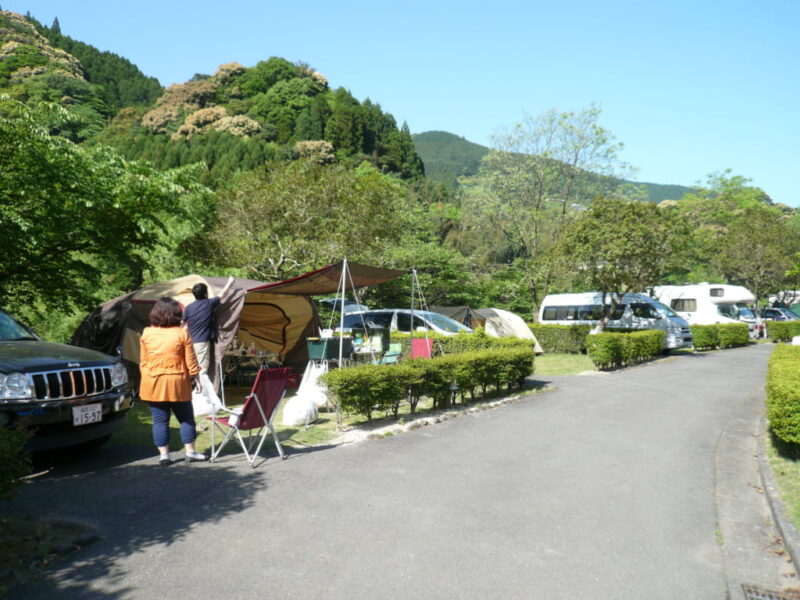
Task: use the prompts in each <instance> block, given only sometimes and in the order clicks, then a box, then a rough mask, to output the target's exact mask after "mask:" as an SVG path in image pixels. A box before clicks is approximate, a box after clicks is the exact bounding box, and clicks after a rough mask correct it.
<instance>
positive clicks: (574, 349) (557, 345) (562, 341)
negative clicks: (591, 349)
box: [528, 323, 592, 354]
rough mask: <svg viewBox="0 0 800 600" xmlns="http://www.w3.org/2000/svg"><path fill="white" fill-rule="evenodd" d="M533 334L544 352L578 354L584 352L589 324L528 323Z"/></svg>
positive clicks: (590, 327) (589, 329) (589, 328)
mask: <svg viewBox="0 0 800 600" xmlns="http://www.w3.org/2000/svg"><path fill="white" fill-rule="evenodd" d="M528 327H530V328H531V331H532V332H533V335H535V336H536V339H537V340H539V344H541V346H542V349H543V350H544V351H545V352H553V353H567V354H579V353H583V352H586V336H587V335H589V331H591V329H592V326H591V325H542V324H539V323H529V324H528Z"/></svg>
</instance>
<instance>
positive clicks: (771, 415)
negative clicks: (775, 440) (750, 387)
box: [767, 346, 800, 444]
mask: <svg viewBox="0 0 800 600" xmlns="http://www.w3.org/2000/svg"><path fill="white" fill-rule="evenodd" d="M799 362H800V346H778V347H777V348H775V351H774V352H773V353H772V357H771V358H770V361H769V368H768V371H767V418H768V419H769V422H770V426H771V427H772V431H773V432H774V433H775V435H776V436H778V437H779V438H780V439H781V440H783V441H785V442H789V443H792V444H800V369H798V368H797V365H798V363H799Z"/></svg>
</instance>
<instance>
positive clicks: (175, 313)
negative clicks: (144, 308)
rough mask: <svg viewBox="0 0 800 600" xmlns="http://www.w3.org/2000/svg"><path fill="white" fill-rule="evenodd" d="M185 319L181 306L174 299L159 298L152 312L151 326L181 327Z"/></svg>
mask: <svg viewBox="0 0 800 600" xmlns="http://www.w3.org/2000/svg"><path fill="white" fill-rule="evenodd" d="M182 319H183V311H182V310H181V305H180V304H178V303H177V302H175V300H173V299H172V298H169V297H167V296H164V297H163V298H159V300H158V302H156V303H155V306H153V309H152V310H151V311H150V325H152V326H153V327H179V326H180V324H181V320H182Z"/></svg>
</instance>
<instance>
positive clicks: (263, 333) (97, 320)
mask: <svg viewBox="0 0 800 600" xmlns="http://www.w3.org/2000/svg"><path fill="white" fill-rule="evenodd" d="M342 269H343V263H338V264H335V265H329V266H327V267H324V268H322V269H318V270H316V271H312V272H311V273H306V274H305V275H301V276H300V277H295V278H294V279H289V280H287V281H281V282H277V283H265V282H262V281H254V280H251V279H234V282H233V285H232V287H231V290H230V291H229V292H228V293H227V294H226V295H225V297H224V298H222V299H221V300H222V301H221V303H220V306H219V308H218V309H217V311H216V315H215V316H216V324H217V342H216V345H215V352H216V356H218V357H219V356H222V355H223V353H224V352H225V350H226V349H227V348H228V346H229V345H230V343H231V341H232V340H233V338H234V336H237V337H238V338H239V340H240V341H242V342H243V343H244V344H246V345H248V346H249V345H250V344H253V345H255V346H256V347H257V348H261V349H264V350H266V351H267V352H269V353H274V354H278V355H279V356H280V357H281V359H282V360H283V362H284V364H299V363H301V362H303V361H305V360H306V359H307V355H306V347H305V344H304V343H303V342H304V340H305V338H306V337H308V336H310V335H314V333H315V331H316V328H317V325H318V318H317V312H316V308H315V306H314V303H313V302H312V301H311V299H310V298H309V296H311V295H315V294H329V293H334V292H336V290H337V287H338V285H339V281H340V278H341V276H342ZM347 271H348V273H349V275H350V278H349V279H347V278H346V279H347V282H346V285H347V289H352V288H354V287H355V288H360V287H368V286H370V285H376V284H378V283H382V282H384V281H388V280H390V279H394V278H395V277H398V276H400V275H403V274H404V273H405V271H397V270H391V269H378V268H375V267H367V266H364V265H358V264H354V263H348V264H347ZM226 281H227V280H226V279H225V278H222V277H203V276H200V275H187V276H185V277H180V278H178V279H172V280H170V281H162V282H158V283H152V284H150V285H147V286H145V287H143V288H141V289H139V290H136V291H134V292H131V293H129V294H125V295H124V296H120V297H118V298H114V299H113V300H109V301H108V302H106V303H104V304H102V305H100V306H99V307H97V308H96V309H94V310H93V311H92V312H91V313H90V314H89V315H88V316H87V317H86V318H85V319H84V320H83V322H82V323H81V325H80V326H79V327H78V329H77V330H76V331H75V333H74V334H73V336H72V339H71V340H70V343H71V344H73V345H76V346H83V347H86V348H92V349H95V350H100V351H102V352H106V353H108V354H116V353H117V352H118V351H119V352H120V355H121V357H122V359H123V360H124V361H126V362H127V363H128V364H129V366H132V365H138V363H139V337H140V336H141V333H142V330H143V329H144V328H145V327H146V326H147V325H148V324H149V314H150V309H151V308H152V306H153V304H154V303H155V302H156V301H157V300H158V299H159V298H161V297H163V296H168V297H170V298H173V299H175V300H176V301H178V302H179V303H180V304H181V305H182V306H186V305H187V304H190V303H191V302H193V301H194V296H193V295H192V287H193V286H194V285H195V284H197V283H205V284H206V285H207V286H208V290H209V296H214V295H216V294H217V293H219V291H220V290H221V289H222V288H223V287H224V286H225V283H226ZM130 370H131V371H132V373H133V374H134V376H138V369H130ZM214 375H216V374H214Z"/></svg>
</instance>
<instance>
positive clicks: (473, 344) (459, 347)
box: [391, 327, 534, 355]
mask: <svg viewBox="0 0 800 600" xmlns="http://www.w3.org/2000/svg"><path fill="white" fill-rule="evenodd" d="M414 337H415V338H423V337H428V338H431V339H432V340H433V341H434V355H436V354H440V352H438V349H439V348H441V354H445V355H448V354H459V353H461V352H475V351H476V350H486V349H489V348H497V349H502V348H527V349H530V351H531V352H533V348H534V342H533V340H523V339H520V338H515V337H508V338H496V337H492V336H490V335H487V334H486V332H485V331H484V330H483V329H482V328H480V327H479V328H477V329H476V330H475V332H474V333H459V334H456V335H441V334H438V333H433V334H432V333H430V332H428V334H427V335H426V334H425V333H424V332H415V333H414ZM391 341H392V342H394V343H400V344H401V345H402V350H403V355H408V354H409V347H410V346H411V335H409V334H407V333H398V332H396V331H393V332H392V338H391Z"/></svg>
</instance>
